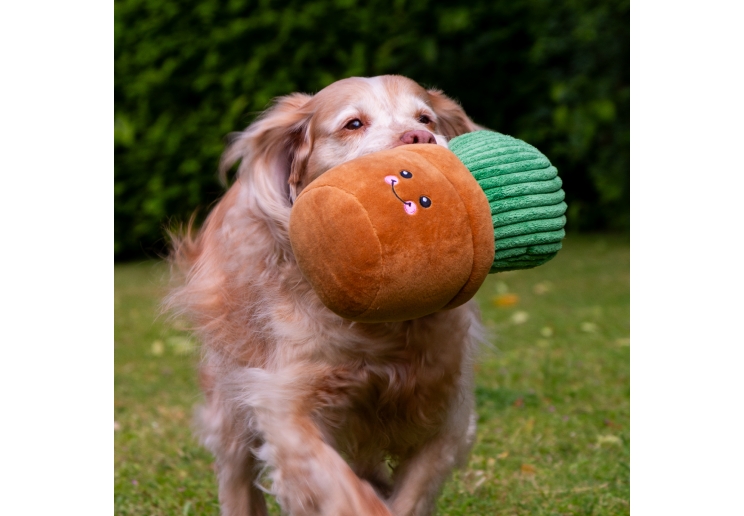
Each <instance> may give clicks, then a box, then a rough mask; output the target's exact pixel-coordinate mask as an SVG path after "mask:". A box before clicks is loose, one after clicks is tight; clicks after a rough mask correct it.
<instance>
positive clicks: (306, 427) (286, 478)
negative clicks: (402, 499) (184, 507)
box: [240, 369, 392, 516]
mask: <svg viewBox="0 0 744 516" xmlns="http://www.w3.org/2000/svg"><path fill="white" fill-rule="evenodd" d="M298 374H302V372H300V371H282V372H281V373H269V372H267V371H264V370H261V369H249V370H243V371H242V372H241V376H242V378H241V382H240V383H241V387H242V390H243V393H244V394H243V400H244V403H245V404H246V405H247V406H248V407H249V409H250V412H251V414H252V417H253V421H254V423H255V425H256V427H257V429H258V430H259V432H260V434H261V437H262V439H263V442H264V444H263V446H261V448H260V449H259V450H258V453H257V455H258V458H259V459H260V460H262V461H264V462H266V464H267V465H268V466H269V468H270V477H271V479H272V492H273V493H274V494H275V495H276V497H277V501H278V502H279V504H280V505H281V506H282V508H283V509H284V510H285V511H287V512H288V513H289V514H291V515H292V516H392V515H391V513H390V511H389V510H388V508H387V506H386V505H385V503H384V502H383V501H382V500H381V499H380V498H379V497H378V496H377V494H376V493H375V491H374V489H373V488H372V487H371V486H370V485H369V484H368V483H367V482H365V481H364V480H361V479H360V478H359V477H357V476H356V475H355V474H354V472H353V471H352V470H351V468H350V467H349V465H348V464H347V463H346V462H345V461H344V460H343V458H341V456H340V455H339V454H338V453H337V452H336V450H334V449H333V448H332V447H331V446H329V445H328V444H327V443H326V442H325V441H324V440H323V437H322V433H321V432H320V430H319V428H318V427H317V425H316V424H315V422H314V421H313V419H312V417H311V411H312V390H311V389H308V388H307V387H308V385H307V383H304V381H303V377H302V376H298ZM308 382H309V383H312V380H309V381H308Z"/></svg>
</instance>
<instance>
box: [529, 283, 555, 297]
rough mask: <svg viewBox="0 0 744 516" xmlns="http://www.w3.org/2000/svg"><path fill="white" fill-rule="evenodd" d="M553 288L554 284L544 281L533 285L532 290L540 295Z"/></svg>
mask: <svg viewBox="0 0 744 516" xmlns="http://www.w3.org/2000/svg"><path fill="white" fill-rule="evenodd" d="M551 290H553V284H552V283H551V282H549V281H542V282H540V283H537V284H535V286H533V287H532V292H534V293H535V294H537V295H538V296H541V295H543V294H547V293H548V292H550V291H551Z"/></svg>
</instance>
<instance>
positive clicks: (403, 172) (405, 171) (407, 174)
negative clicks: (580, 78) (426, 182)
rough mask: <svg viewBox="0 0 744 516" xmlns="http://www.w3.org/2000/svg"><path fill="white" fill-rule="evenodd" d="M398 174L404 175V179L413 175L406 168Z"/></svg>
mask: <svg viewBox="0 0 744 516" xmlns="http://www.w3.org/2000/svg"><path fill="white" fill-rule="evenodd" d="M400 175H401V176H403V177H405V178H406V179H411V178H412V177H413V174H411V173H410V172H409V171H408V170H401V171H400Z"/></svg>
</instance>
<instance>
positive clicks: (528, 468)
mask: <svg viewBox="0 0 744 516" xmlns="http://www.w3.org/2000/svg"><path fill="white" fill-rule="evenodd" d="M519 469H520V471H521V472H522V474H524V475H534V474H535V473H537V469H536V468H535V466H533V465H532V464H522V465H521V466H520V467H519Z"/></svg>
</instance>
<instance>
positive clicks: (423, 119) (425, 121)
mask: <svg viewBox="0 0 744 516" xmlns="http://www.w3.org/2000/svg"><path fill="white" fill-rule="evenodd" d="M418 121H419V122H421V123H422V124H430V123H431V118H429V117H428V116H426V115H421V116H420V117H418Z"/></svg>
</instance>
